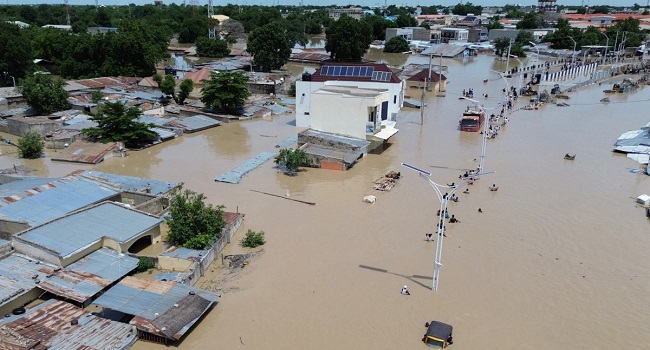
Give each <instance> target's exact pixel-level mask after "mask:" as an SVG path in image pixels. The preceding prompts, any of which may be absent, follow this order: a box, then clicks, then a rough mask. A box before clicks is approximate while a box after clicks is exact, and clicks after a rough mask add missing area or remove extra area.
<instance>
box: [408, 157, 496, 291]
mask: <svg viewBox="0 0 650 350" xmlns="http://www.w3.org/2000/svg"><path fill="white" fill-rule="evenodd" d="M402 166H404V167H406V168H408V169H411V170H414V171H416V172H418V173H419V174H420V177H422V178H423V179H425V180H427V182H428V183H429V185H431V187H433V190H434V191H435V192H436V195H437V196H438V200H439V201H440V219H439V220H438V223H437V224H436V226H437V230H436V231H437V236H438V239H436V255H435V257H434V259H433V281H432V284H431V290H432V291H434V292H435V291H437V290H438V281H439V280H440V269H442V241H443V239H444V237H445V213H446V212H447V204H448V203H449V197H451V196H452V195H453V194H454V193H456V191H457V190H458V189H459V188H460V187H462V186H465V185H467V183H468V181H465V182H463V183H461V184H459V185H457V186H456V185H454V186H449V185H446V186H445V185H440V184H437V183H435V182H433V181H431V179H429V177H431V173H430V172H428V171H425V170H422V169H419V168H416V167H414V166H412V165H409V164H406V163H402ZM479 175H485V174H480V173H478V174H474V175H472V177H478V176H479ZM442 189H450V190H449V192H447V193H445V194H442Z"/></svg>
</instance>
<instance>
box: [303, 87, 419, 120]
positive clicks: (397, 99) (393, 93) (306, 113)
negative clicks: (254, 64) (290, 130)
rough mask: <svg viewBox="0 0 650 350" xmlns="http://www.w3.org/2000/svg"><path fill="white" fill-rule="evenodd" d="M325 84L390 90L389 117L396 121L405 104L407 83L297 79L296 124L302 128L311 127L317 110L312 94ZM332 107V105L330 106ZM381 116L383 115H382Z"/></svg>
mask: <svg viewBox="0 0 650 350" xmlns="http://www.w3.org/2000/svg"><path fill="white" fill-rule="evenodd" d="M325 85H338V86H354V87H358V88H359V89H375V90H388V119H387V120H391V121H394V120H396V118H397V113H398V112H399V111H400V109H402V107H403V106H404V87H405V86H406V83H405V82H404V81H401V82H399V83H382V82H375V81H371V82H365V81H340V80H330V81H326V82H313V81H297V82H296V126H297V127H300V128H310V127H312V125H311V118H310V115H311V114H312V113H314V112H315V111H314V110H313V109H312V106H311V98H312V97H311V95H312V93H313V92H314V91H316V90H318V89H320V88H322V87H323V86H325ZM328 108H330V109H331V108H332V106H328ZM380 117H381V116H380Z"/></svg>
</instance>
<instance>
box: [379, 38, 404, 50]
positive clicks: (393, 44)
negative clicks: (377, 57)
mask: <svg viewBox="0 0 650 350" xmlns="http://www.w3.org/2000/svg"><path fill="white" fill-rule="evenodd" d="M408 50H409V44H408V42H407V41H406V39H404V38H402V37H401V36H396V37H393V38H390V40H388V41H387V42H386V45H385V46H384V52H404V51H408Z"/></svg>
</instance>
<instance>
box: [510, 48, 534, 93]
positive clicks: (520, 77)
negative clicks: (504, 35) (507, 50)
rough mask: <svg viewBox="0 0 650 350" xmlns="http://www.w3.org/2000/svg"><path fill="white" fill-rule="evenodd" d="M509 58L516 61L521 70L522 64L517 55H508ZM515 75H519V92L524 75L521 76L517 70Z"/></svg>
mask: <svg viewBox="0 0 650 350" xmlns="http://www.w3.org/2000/svg"><path fill="white" fill-rule="evenodd" d="M510 57H512V58H514V59H516V60H517V62H519V65H520V66H521V67H522V69H523V67H524V64H523V63H522V62H521V61H520V60H519V56H517V55H513V54H510ZM535 69H537V67H535ZM517 73H519V91H521V81H522V80H523V77H524V74H523V72H519V70H517Z"/></svg>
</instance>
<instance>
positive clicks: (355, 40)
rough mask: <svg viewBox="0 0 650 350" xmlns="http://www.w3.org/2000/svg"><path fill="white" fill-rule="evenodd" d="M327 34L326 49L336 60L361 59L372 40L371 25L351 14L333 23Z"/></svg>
mask: <svg viewBox="0 0 650 350" xmlns="http://www.w3.org/2000/svg"><path fill="white" fill-rule="evenodd" d="M325 34H326V37H325V51H327V52H329V53H330V57H331V58H332V59H333V60H336V61H353V62H358V61H361V58H362V57H363V55H364V54H365V53H366V51H367V50H368V47H369V46H370V43H371V42H372V28H371V27H370V25H369V24H368V23H367V22H364V21H358V20H356V19H354V18H352V17H349V16H342V17H341V18H340V19H339V20H338V21H336V22H334V23H332V25H331V26H330V27H328V28H327V30H326V31H325Z"/></svg>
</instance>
